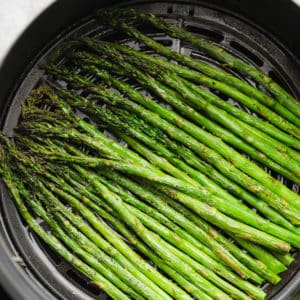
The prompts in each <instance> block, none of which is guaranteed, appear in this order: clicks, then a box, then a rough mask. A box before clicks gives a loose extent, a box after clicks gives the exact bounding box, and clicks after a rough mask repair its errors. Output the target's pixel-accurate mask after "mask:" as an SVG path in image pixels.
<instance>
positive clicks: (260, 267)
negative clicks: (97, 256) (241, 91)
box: [27, 142, 282, 280]
mask: <svg viewBox="0 0 300 300" xmlns="http://www.w3.org/2000/svg"><path fill="white" fill-rule="evenodd" d="M27 144H29V142H27ZM69 148H70V147H69ZM70 150H71V152H72V153H75V154H79V155H80V154H82V152H81V151H80V150H77V149H75V148H74V147H71V148H70ZM108 174H110V178H113V179H114V180H116V181H117V182H119V183H122V182H123V184H124V182H125V184H124V186H125V187H126V188H128V187H129V189H130V190H131V192H133V193H137V191H139V193H138V195H139V196H140V197H142V198H144V199H145V200H146V201H147V202H149V203H150V204H151V205H154V206H155V207H156V206H157V205H158V207H162V212H165V214H167V215H168V216H170V214H169V213H168V212H169V209H170V208H167V210H166V209H164V208H165V204H164V203H162V204H161V203H160V202H158V204H157V202H156V200H155V199H156V198H157V197H158V196H157V195H156V196H155V195H153V194H152V195H151V192H150V193H149V191H147V190H145V187H144V188H141V187H140V186H139V185H136V184H134V182H130V180H128V179H126V178H124V177H122V176H120V175H117V174H113V173H112V172H109V173H107V172H105V173H104V175H105V176H107V175H108ZM73 176H74V173H73ZM75 178H76V180H78V181H81V178H79V177H78V176H76V175H75ZM98 179H99V180H100V181H101V180H103V179H101V178H98ZM69 180H71V179H70V178H69ZM105 183H106V184H107V182H105ZM73 185H74V186H77V187H78V185H79V184H78V182H77V183H75V184H74V182H73ZM109 187H110V188H113V187H114V186H113V185H111V184H110V185H109ZM81 190H84V187H82V186H81ZM115 190H116V188H115V187H114V191H115ZM117 191H119V192H120V190H119V189H117ZM149 194H150V195H149ZM120 195H121V196H122V197H123V199H127V200H128V199H130V200H129V203H131V204H132V203H133V204H134V205H135V206H137V207H138V208H140V209H142V210H143V211H145V212H146V213H150V212H153V210H152V209H150V208H149V207H145V205H143V204H141V203H140V202H139V203H138V204H137V201H132V197H129V198H128V196H127V197H126V195H125V194H124V193H122V194H120ZM155 203H156V205H155ZM175 213H176V211H175ZM154 217H156V218H157V214H155V215H154ZM171 218H172V214H171ZM158 219H159V220H160V222H161V223H163V224H168V225H169V226H171V229H173V230H175V226H174V224H170V222H169V221H166V220H165V219H164V218H161V216H159V218H158ZM173 219H174V218H173ZM175 219H176V217H175ZM177 220H178V218H177ZM180 221H181V225H183V226H184V227H186V226H185V225H189V226H188V227H186V229H187V231H189V228H190V227H193V223H190V222H189V220H188V219H183V220H182V218H180V215H179V224H180ZM195 232H196V236H199V235H197V233H201V231H200V232H199V228H195V230H194V232H192V233H195ZM208 232H209V233H210V232H213V230H212V229H211V228H210V229H209V231H208ZM216 236H218V234H217V233H216V232H214V234H213V237H214V238H215V237H216ZM183 237H184V238H186V237H187V236H186V234H185V235H183ZM200 239H202V237H201V236H200ZM189 240H190V239H189ZM205 241H207V242H206V243H208V244H211V243H210V239H209V238H208V239H207V238H206V239H204V242H205ZM212 241H214V239H213V240H212ZM226 242H227V241H226ZM245 243H246V241H245ZM196 245H197V244H196ZM228 245H229V247H228V248H229V249H230V248H233V250H235V251H232V252H233V253H235V254H236V256H239V255H240V251H239V252H237V251H236V250H238V249H237V248H236V247H235V246H234V245H233V244H231V243H230V242H229V244H228V242H227V246H228ZM197 246H198V245H197ZM247 246H248V249H250V250H256V252H257V248H258V247H257V246H255V245H253V246H252V245H251V244H249V243H248V245H247ZM251 248H254V249H251ZM204 252H205V251H204ZM221 252H222V253H223V254H222V256H225V255H224V251H221ZM221 252H220V251H219V252H217V253H221ZM236 252H237V253H236ZM241 253H242V255H241V257H242V259H243V260H245V261H247V265H249V266H251V267H252V266H253V270H255V271H256V272H257V273H259V274H262V275H264V274H265V272H267V271H266V270H265V269H266V268H265V267H264V266H263V264H262V263H259V264H257V263H256V261H253V260H252V259H251V258H248V257H247V255H245V254H244V253H243V252H241ZM207 254H209V253H207ZM261 255H263V253H261ZM244 256H246V259H244ZM249 259H250V262H249ZM267 259H268V262H269V263H270V264H271V266H278V261H277V260H276V259H275V258H274V257H272V256H271V255H266V258H265V259H264V260H265V261H267ZM278 268H279V266H278ZM281 268H282V267H281ZM242 269H243V268H242ZM242 269H241V270H242ZM252 276H253V275H252ZM266 278H268V276H267V277H266ZM256 280H257V278H256Z"/></svg>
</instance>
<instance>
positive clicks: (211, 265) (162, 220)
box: [73, 175, 274, 290]
mask: <svg viewBox="0 0 300 300" xmlns="http://www.w3.org/2000/svg"><path fill="white" fill-rule="evenodd" d="M73 176H74V175H73ZM75 177H76V178H77V180H79V178H78V177H79V176H76V175H75ZM98 178H99V180H100V181H101V182H104V184H105V185H106V186H107V187H108V188H110V189H111V190H112V191H114V192H116V193H118V194H119V195H120V196H122V199H125V201H126V202H127V201H128V203H134V204H133V205H134V206H138V208H139V209H140V207H141V205H140V204H138V205H136V203H137V200H134V199H132V198H133V196H132V195H130V194H128V193H126V192H124V191H122V190H121V189H120V188H118V187H116V186H114V185H112V184H111V183H109V182H108V181H107V180H104V179H103V178H101V177H98ZM77 184H78V183H77ZM75 186H76V184H75ZM85 193H87V191H86V190H85ZM88 195H89V198H90V199H92V198H93V199H95V198H94V196H93V194H90V193H87V194H86V196H88ZM95 202H96V203H99V200H97V199H96V200H95ZM100 204H101V203H100ZM162 205H163V204H162ZM146 207H147V206H146ZM129 209H130V208H129ZM144 210H145V213H146V214H150V215H152V216H153V217H154V218H157V219H158V220H160V223H162V224H165V225H167V224H169V225H170V227H171V228H170V229H173V230H172V231H173V232H176V233H177V232H181V231H180V230H178V228H177V227H176V225H175V224H174V223H173V222H170V220H168V219H166V218H161V216H158V215H157V213H156V214H154V213H153V209H151V208H150V207H149V206H148V207H147V208H144ZM169 210H170V208H169ZM133 211H135V213H136V215H137V216H138V217H139V218H140V219H141V221H142V222H145V225H146V226H148V225H147V224H150V222H151V221H150V219H147V215H146V214H141V213H139V212H138V211H136V209H134V210H133ZM173 214H175V213H174V212H173ZM168 215H170V213H169V214H168ZM177 219H180V217H177ZM181 219H182V217H181ZM183 219H184V218H183ZM187 221H188V220H187ZM184 225H185V227H188V226H189V225H191V223H190V222H187V224H184ZM149 226H151V224H150V225H149ZM156 226H158V225H156ZM167 226H168V225H167ZM194 228H195V227H194ZM152 229H153V230H155V227H152ZM158 230H159V231H161V230H162V229H158ZM196 230H198V231H199V228H197V227H196ZM169 235H171V233H169ZM162 236H163V234H162ZM185 236H186V235H183V238H185ZM198 236H199V234H198ZM166 239H168V237H166ZM208 239H209V238H208ZM179 241H180V239H179V238H176V239H175V246H176V243H179ZM197 245H198V244H197ZM179 247H180V246H179ZM217 249H219V253H222V255H223V254H224V255H225V253H226V250H225V249H224V248H223V249H221V248H220V247H217ZM224 250H225V251H224ZM199 251H200V249H199ZM224 252H225V253H224ZM202 262H203V264H204V265H207V267H208V268H214V266H216V263H215V262H214V261H212V260H211V258H210V257H208V258H207V260H206V261H205V260H204V261H202ZM260 267H261V266H260ZM218 268H219V270H218ZM218 268H216V269H215V272H216V273H218V274H220V275H221V276H222V274H224V276H225V273H226V274H227V275H226V276H225V278H227V280H229V281H230V282H232V283H234V284H237V285H238V286H239V287H240V288H242V289H244V288H245V286H244V282H239V281H240V280H238V279H236V276H235V275H234V274H233V277H234V278H235V279H233V277H231V274H232V273H230V272H229V273H228V272H227V271H226V272H225V273H223V271H225V269H224V268H223V267H222V266H219V267H218ZM243 270H245V267H244V266H243V265H242V266H241V269H240V270H239V272H238V273H239V274H240V275H241V276H242V277H244V276H245V275H244V274H242V273H241V272H242V271H243ZM243 272H244V271H243ZM245 273H247V274H251V273H249V271H245ZM250 276H252V278H253V280H257V276H254V277H253V275H250ZM266 277H268V278H272V277H273V275H270V276H266ZM272 280H274V277H273V278H272ZM238 282H239V283H238ZM246 290H247V288H246Z"/></svg>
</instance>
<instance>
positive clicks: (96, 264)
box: [28, 200, 145, 300]
mask: <svg viewBox="0 0 300 300" xmlns="http://www.w3.org/2000/svg"><path fill="white" fill-rule="evenodd" d="M28 201H30V205H31V207H32V208H33V210H34V211H35V212H37V213H39V215H38V216H39V217H41V218H42V219H43V220H45V221H46V222H47V224H48V225H49V226H50V228H51V229H52V231H53V233H54V234H55V235H56V236H57V238H58V239H60V240H61V241H62V242H63V243H64V244H65V245H66V246H67V247H68V248H69V249H70V250H72V251H73V252H74V253H76V254H77V255H78V256H79V257H82V260H84V261H86V262H87V263H88V264H89V265H90V266H91V267H93V268H94V269H95V270H97V271H98V272H100V273H101V274H104V276H105V277H106V278H107V279H108V280H109V281H110V282H112V283H113V284H115V285H116V286H117V287H119V288H120V290H122V291H123V292H124V293H126V294H128V296H130V297H134V299H140V300H142V299H145V298H144V297H143V296H141V295H140V294H138V293H136V292H135V291H134V290H132V289H131V288H130V287H129V286H127V285H126V284H124V282H123V281H121V280H120V279H119V278H118V277H117V276H116V275H115V273H113V272H111V270H110V269H108V268H107V265H106V266H105V265H103V264H102V263H100V262H103V256H101V257H100V255H94V253H91V251H90V249H89V248H88V247H86V246H85V247H82V244H81V240H80V238H81V239H84V236H82V237H80V238H78V237H77V238H73V239H72V232H69V231H64V230H62V229H61V227H60V226H59V224H57V223H56V222H55V221H54V219H53V217H52V216H51V215H49V214H47V212H46V211H45V210H43V208H42V207H41V205H40V204H39V203H38V202H36V203H34V202H32V200H28ZM65 225H66V224H65ZM64 227H66V226H64ZM67 229H69V228H67ZM69 235H71V238H70V236H69ZM87 242H88V241H87ZM96 249H97V248H96ZM111 265H113V266H115V265H114V263H112V264H111ZM115 269H117V274H118V275H119V274H120V273H124V271H123V269H122V268H121V267H120V266H119V267H117V266H116V267H115ZM121 277H122V276H121ZM126 279H127V278H126ZM126 279H125V282H127V284H128V282H130V281H129V280H126ZM135 281H136V280H135ZM143 294H145V293H144V292H143Z"/></svg>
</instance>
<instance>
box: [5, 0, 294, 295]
mask: <svg viewBox="0 0 300 300" xmlns="http://www.w3.org/2000/svg"><path fill="white" fill-rule="evenodd" d="M58 5H59V4H58ZM122 6H126V7H128V6H130V7H134V8H137V9H140V10H144V11H149V12H152V13H155V14H158V15H161V16H163V17H165V18H167V19H169V20H171V21H172V22H173V23H174V24H176V25H178V26H182V27H185V28H187V29H188V30H190V31H192V32H194V33H195V34H198V35H199V36H202V37H205V38H207V39H209V40H211V41H213V42H215V43H218V44H220V45H221V46H222V47H224V48H226V49H228V50H229V51H230V52H232V53H234V54H235V55H236V56H238V57H241V58H243V59H244V60H246V61H248V62H249V63H251V64H253V65H255V66H256V67H258V68H259V69H261V70H262V71H263V72H265V73H266V74H269V75H270V76H271V77H272V78H273V79H275V80H276V81H277V82H278V83H280V84H281V85H282V86H284V87H285V88H286V89H287V90H288V91H290V93H291V94H292V95H294V96H295V97H296V98H300V85H299V82H300V66H299V65H298V61H297V59H296V58H295V57H294V56H293V55H292V54H291V53H290V52H289V51H288V50H287V49H286V48H285V47H284V46H283V45H282V44H281V43H279V42H278V41H277V40H276V39H275V38H273V37H272V36H271V35H270V34H268V33H267V32H265V31H264V30H262V29H261V28H258V27H257V26H255V25H254V24H252V23H251V22H249V21H248V20H244V19H243V18H242V17H240V16H236V15H233V14H231V13H229V12H226V11H224V10H221V9H220V8H219V7H217V6H214V7H207V5H205V4H204V3H200V2H199V1H198V2H195V1H194V2H192V1H181V2H174V1H173V2H152V1H130V2H123V3H122ZM139 28H140V29H141V30H142V31H143V32H146V33H147V34H149V35H151V36H152V37H153V38H155V39H156V40H158V41H160V42H161V43H162V44H164V45H165V46H168V47H170V48H172V49H173V50H175V51H179V52H181V53H184V54H187V55H190V56H192V57H195V58H197V59H200V60H202V61H205V62H208V63H211V64H216V62H215V61H214V60H211V59H210V58H208V57H207V56H205V55H204V54H203V53H201V52H199V51H198V50H196V49H193V48H192V47H191V46H190V45H187V44H185V43H182V42H180V41H179V40H176V39H172V38H170V37H168V36H166V35H165V34H163V33H161V32H158V31H157V30H154V29H153V28H148V27H145V26H144V27H139ZM82 35H88V36H92V37H97V38H105V39H106V40H114V41H120V42H122V43H126V44H129V45H131V46H134V47H135V48H137V49H140V50H141V51H149V49H147V48H146V47H145V46H144V45H138V44H137V43H136V42H135V41H133V40H131V39H129V38H127V37H126V36H124V35H122V34H119V33H117V32H115V31H113V30H110V29H107V28H104V27H102V26H101V25H100V24H99V22H97V18H96V17H95V16H94V15H93V14H90V15H89V16H87V17H85V18H84V19H81V20H80V21H79V22H76V23H74V24H73V25H71V26H70V27H68V28H66V29H65V30H64V31H60V32H57V35H56V38H54V39H53V40H51V41H48V44H47V45H45V46H44V48H43V49H42V50H41V51H40V52H39V53H38V54H37V55H36V56H35V58H34V59H33V60H32V62H31V64H30V65H28V67H27V69H26V71H25V72H24V73H23V76H22V77H21V78H20V79H19V81H18V83H17V85H16V89H15V90H14V91H13V93H12V94H11V98H10V99H9V101H7V102H6V109H2V111H3V112H4V113H3V114H2V127H3V129H4V131H5V132H6V133H8V134H9V135H12V133H13V129H14V127H15V126H16V125H17V122H18V116H19V113H20V103H21V101H23V100H24V98H25V97H26V96H27V95H28V94H29V92H30V91H31V90H32V89H33V88H34V87H35V86H36V85H37V84H38V82H39V80H40V79H41V78H42V77H43V76H44V74H43V71H41V70H40V69H39V67H38V66H39V64H41V63H44V62H47V61H48V56H49V53H51V51H52V50H53V49H54V48H55V47H57V45H59V44H60V43H61V42H63V41H64V40H66V39H70V38H74V37H78V36H82ZM218 65H219V66H220V67H222V68H225V67H224V66H222V65H220V64H218ZM227 71H228V70H227ZM231 72H232V71H231ZM235 75H238V74H235ZM239 76H240V75H239ZM241 78H242V77H241ZM243 79H245V80H246V81H247V82H249V83H250V84H252V85H254V86H255V85H256V83H254V82H253V81H251V80H250V79H249V78H243ZM219 96H220V97H221V98H223V99H224V100H225V101H231V102H232V103H234V104H235V105H237V106H238V105H239V104H237V103H236V102H234V101H233V100H232V99H229V98H228V97H227V96H225V95H222V94H220V93H219ZM1 105H3V103H1ZM242 108H243V109H246V108H244V107H242ZM270 172H271V171H270ZM272 175H274V176H276V177H277V178H278V179H279V180H281V181H282V182H283V183H284V184H286V185H287V186H289V187H290V188H292V189H293V190H294V191H296V192H299V187H298V186H296V185H293V184H292V183H291V182H289V181H287V180H285V179H283V178H282V177H281V176H279V175H278V176H277V175H276V174H273V173H272ZM0 203H1V204H0V208H1V214H0V223H1V227H2V229H0V230H1V231H0V242H1V236H2V238H3V243H4V244H5V245H6V248H7V249H6V252H7V250H9V253H10V256H11V257H13V259H14V260H15V261H17V262H19V264H20V265H22V268H24V272H25V273H26V276H27V277H28V278H29V279H28V278H27V279H26V280H27V281H28V280H29V282H31V283H30V287H31V288H34V289H38V290H39V291H42V293H41V294H40V296H39V297H38V298H37V299H43V298H47V299H51V298H52V297H53V296H54V297H56V298H62V299H92V298H96V299H109V298H108V297H107V296H106V295H104V294H103V293H102V292H101V291H100V290H99V289H97V288H95V287H93V286H92V285H90V284H89V283H88V282H87V280H86V279H85V278H84V277H83V276H82V275H81V274H79V273H78V272H77V271H76V270H74V269H73V268H72V267H71V266H70V265H69V264H67V263H66V262H64V261H63V260H62V259H61V258H60V257H58V256H57V255H56V254H55V253H54V252H53V251H51V250H50V249H49V248H48V247H47V246H46V245H45V244H44V243H43V242H42V241H41V240H39V239H38V238H37V237H36V236H35V235H33V234H32V233H31V232H30V231H29V230H28V227H27V226H26V224H24V223H23V221H22V220H21V219H20V218H19V216H18V213H17V211H16V209H15V207H14V204H13V202H12V201H11V200H10V199H9V197H8V195H7V191H6V189H5V188H3V187H1V199H0ZM1 227H0V228H1ZM1 252H3V250H2V249H0V254H1ZM3 255H5V254H4V253H3ZM295 256H296V261H295V263H294V264H293V265H292V266H291V267H290V268H289V269H288V270H287V271H286V272H285V273H283V274H282V277H283V280H282V282H281V283H280V284H279V285H278V286H276V287H273V286H271V285H269V284H265V285H264V286H263V288H264V289H265V291H266V292H267V293H268V295H269V296H268V299H274V300H275V299H278V300H279V299H288V295H290V294H291V292H292V291H294V290H295V288H296V287H297V284H298V281H300V279H299V275H298V274H297V273H298V271H299V269H300V257H299V255H298V254H297V253H296V254H295ZM3 257H4V256H3ZM20 258H21V259H20ZM0 259H1V260H2V257H1V258H0ZM5 264H6V263H5ZM5 264H3V265H5ZM8 264H9V262H7V266H6V267H7V268H9V267H10V266H9V265H8ZM2 272H3V270H2ZM12 272H13V270H12ZM17 274H19V273H16V278H18V276H20V275H17ZM0 275H1V271H0ZM23 275H24V274H23ZM23 275H22V276H23ZM2 276H3V278H4V279H5V276H4V274H2ZM13 279H14V277H13V278H11V280H13ZM18 280H19V278H18ZM0 283H1V277H0ZM7 284H8V285H9V286H11V287H12V286H13V283H11V282H10V283H7ZM33 286H34V287H33ZM17 290H18V289H16V290H15V291H13V292H16V291H17ZM23 299H27V296H26V295H25V294H24V298H23ZM28 299H34V298H32V297H31V298H28Z"/></svg>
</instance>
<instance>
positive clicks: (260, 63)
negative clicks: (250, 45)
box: [230, 41, 264, 67]
mask: <svg viewBox="0 0 300 300" xmlns="http://www.w3.org/2000/svg"><path fill="white" fill-rule="evenodd" d="M230 46H231V47H232V48H234V49H235V50H238V51H239V52H241V53H242V54H244V55H245V56H246V57H248V58H249V59H250V60H252V61H253V62H254V63H255V64H256V65H257V66H258V67H262V66H263V65H264V62H263V61H262V60H261V59H260V58H259V57H258V56H257V55H255V54H254V53H253V52H251V51H250V50H249V49H247V48H245V47H244V46H242V45H241V44H240V43H238V42H236V41H231V42H230Z"/></svg>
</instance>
